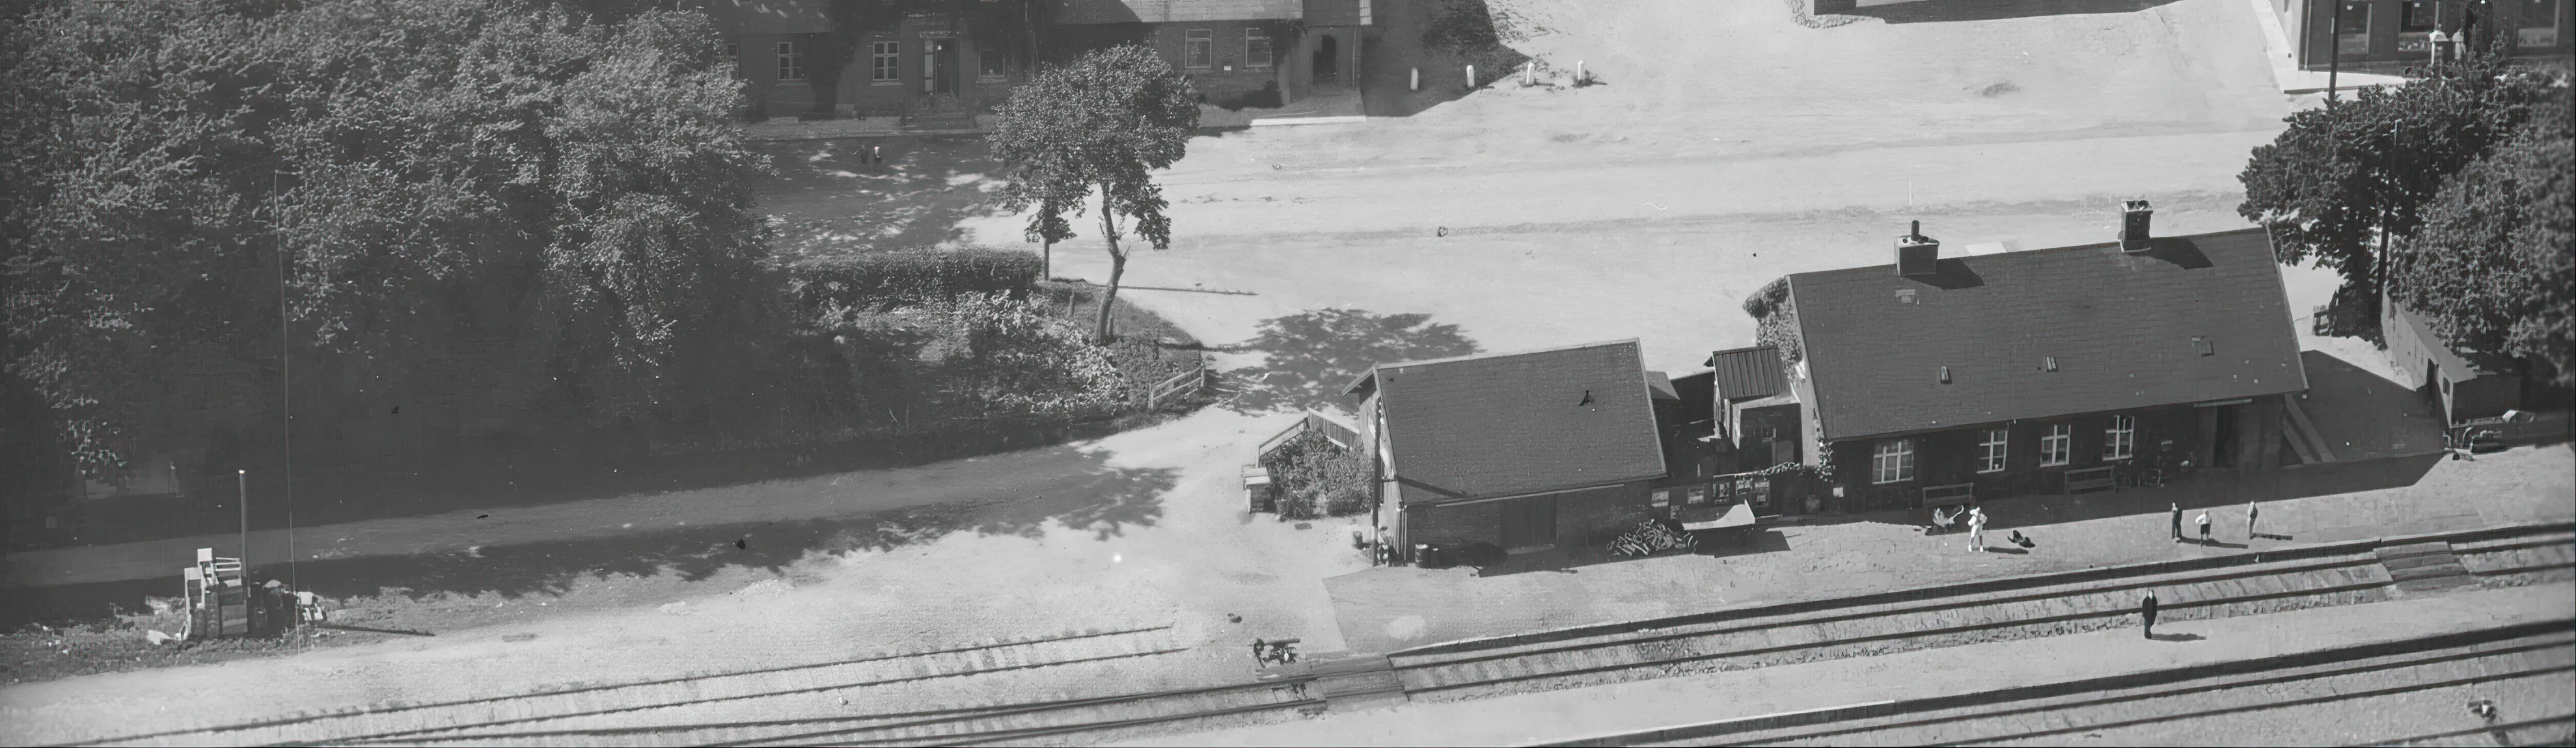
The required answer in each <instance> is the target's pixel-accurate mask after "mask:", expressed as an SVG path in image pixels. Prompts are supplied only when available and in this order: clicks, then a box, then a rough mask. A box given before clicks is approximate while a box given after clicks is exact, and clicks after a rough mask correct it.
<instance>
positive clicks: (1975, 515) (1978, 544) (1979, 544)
mask: <svg viewBox="0 0 2576 748" xmlns="http://www.w3.org/2000/svg"><path fill="white" fill-rule="evenodd" d="M1985 549H1986V510H1985V507H1969V508H1968V550H1972V551H1984V550H1985Z"/></svg>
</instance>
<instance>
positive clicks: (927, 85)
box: [921, 39, 957, 94]
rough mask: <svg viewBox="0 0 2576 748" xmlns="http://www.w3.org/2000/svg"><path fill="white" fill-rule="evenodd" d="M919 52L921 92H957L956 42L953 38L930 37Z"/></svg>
mask: <svg viewBox="0 0 2576 748" xmlns="http://www.w3.org/2000/svg"><path fill="white" fill-rule="evenodd" d="M929 41H930V45H929V47H928V48H927V49H924V50H922V52H921V92H922V93H926V94H953V93H956V92H957V42H956V40H953V39H931V40H929Z"/></svg>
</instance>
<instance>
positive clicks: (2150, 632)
mask: <svg viewBox="0 0 2576 748" xmlns="http://www.w3.org/2000/svg"><path fill="white" fill-rule="evenodd" d="M2138 622H2139V623H2141V624H2143V625H2144V626H2145V628H2146V630H2147V638H2149V639H2153V638H2156V591H2155V590H2147V599H2145V600H2141V601H2139V602H2138Z"/></svg>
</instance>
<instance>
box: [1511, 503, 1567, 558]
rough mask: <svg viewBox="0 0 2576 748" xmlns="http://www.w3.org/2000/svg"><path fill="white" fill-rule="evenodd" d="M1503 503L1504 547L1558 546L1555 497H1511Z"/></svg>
mask: <svg viewBox="0 0 2576 748" xmlns="http://www.w3.org/2000/svg"><path fill="white" fill-rule="evenodd" d="M1502 505H1503V528H1502V529H1503V532H1502V540H1503V550H1507V551H1526V550H1536V549H1540V548H1548V547H1553V546H1555V545H1556V497H1554V496H1533V497H1530V498H1526V499H1510V500H1506V501H1503V502H1502Z"/></svg>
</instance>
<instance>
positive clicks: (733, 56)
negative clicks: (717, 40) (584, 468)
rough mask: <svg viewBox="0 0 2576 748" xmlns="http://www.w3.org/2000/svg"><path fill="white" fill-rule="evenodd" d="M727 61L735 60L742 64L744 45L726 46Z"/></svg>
mask: <svg viewBox="0 0 2576 748" xmlns="http://www.w3.org/2000/svg"><path fill="white" fill-rule="evenodd" d="M725 59H728V60H733V61H736V62H740V61H741V60H742V45H740V44H727V45H725Z"/></svg>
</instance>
